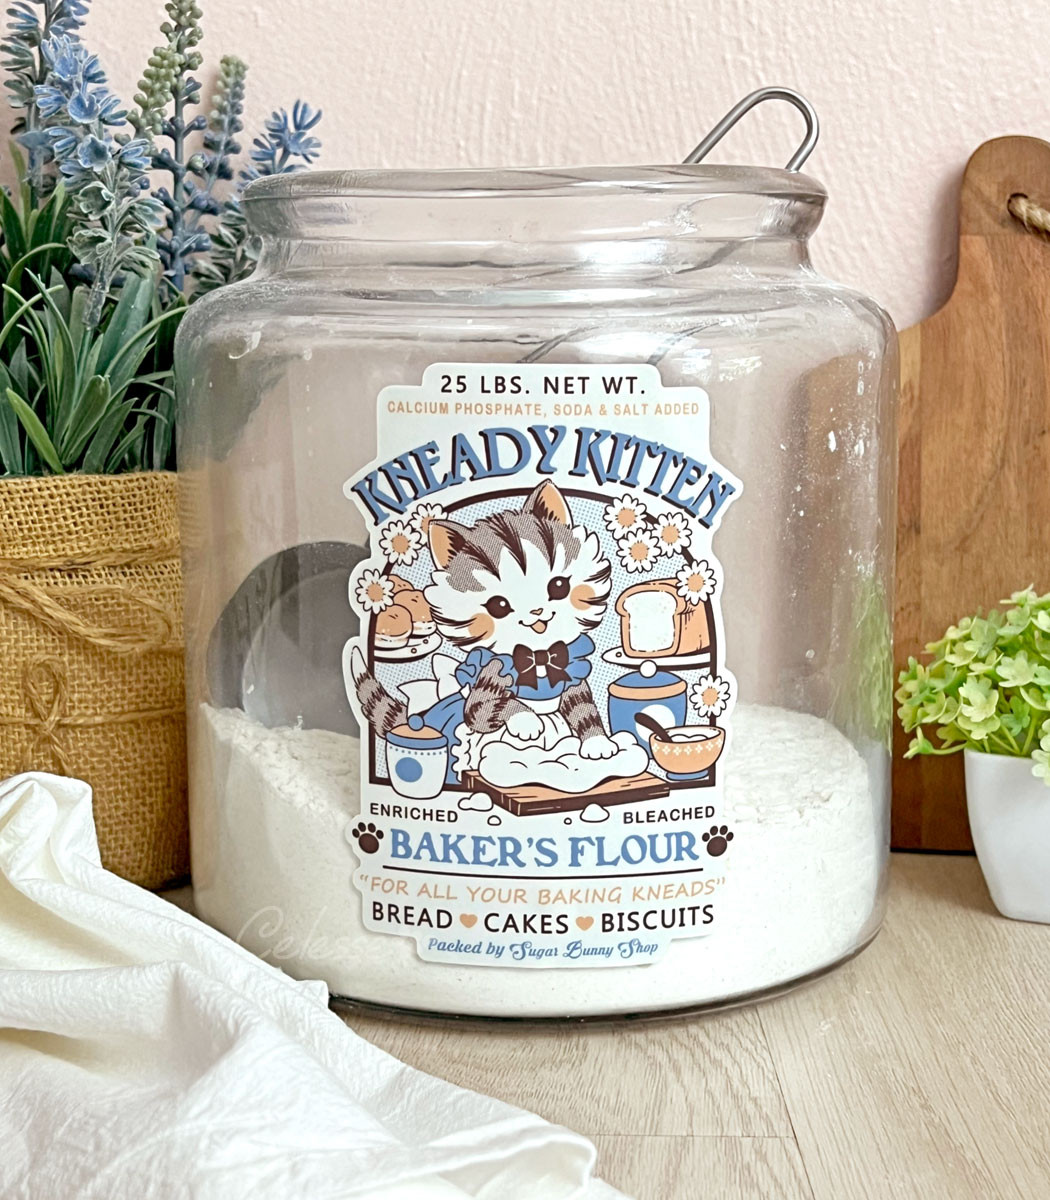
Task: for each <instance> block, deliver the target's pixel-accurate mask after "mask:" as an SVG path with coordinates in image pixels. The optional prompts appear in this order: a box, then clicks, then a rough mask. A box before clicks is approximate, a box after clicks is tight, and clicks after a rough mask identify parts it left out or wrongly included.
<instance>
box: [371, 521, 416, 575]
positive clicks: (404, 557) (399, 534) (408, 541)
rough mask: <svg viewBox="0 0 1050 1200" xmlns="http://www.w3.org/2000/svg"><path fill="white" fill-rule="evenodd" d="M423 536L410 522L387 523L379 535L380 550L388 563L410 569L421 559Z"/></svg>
mask: <svg viewBox="0 0 1050 1200" xmlns="http://www.w3.org/2000/svg"><path fill="white" fill-rule="evenodd" d="M422 545H423V535H422V534H421V533H420V532H419V530H418V529H417V528H416V527H415V525H413V524H411V522H409V521H387V523H386V524H385V525H384V526H383V531H382V533H380V535H379V549H380V550H382V551H383V553H384V554H385V555H386V560H387V562H391V563H398V564H399V565H400V566H404V567H408V566H411V565H412V563H414V562H415V561H416V559H417V558H418V557H419V549H420V547H421V546H422Z"/></svg>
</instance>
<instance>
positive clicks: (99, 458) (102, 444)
mask: <svg viewBox="0 0 1050 1200" xmlns="http://www.w3.org/2000/svg"><path fill="white" fill-rule="evenodd" d="M134 407H135V401H134V400H123V401H121V402H120V403H118V404H113V405H112V406H111V407H110V409H109V411H108V412H107V413H106V415H105V416H104V417H103V418H102V420H101V421H100V422H99V426H98V428H97V429H96V430H95V433H94V436H93V437H92V438H91V441H90V442H88V447H87V450H86V451H85V452H84V460H83V462H82V463H81V468H80V469H81V470H82V471H84V472H85V473H86V474H89V475H99V474H101V473H102V472H103V471H104V469H105V466H106V462H107V461H108V459H109V457H110V455H111V453H112V451H113V447H114V445H115V444H116V442H117V440H118V439H119V438H120V435H121V430H123V428H124V426H125V424H126V423H127V419H128V417H129V416H130V415H131V411H132V409H133V408H134Z"/></svg>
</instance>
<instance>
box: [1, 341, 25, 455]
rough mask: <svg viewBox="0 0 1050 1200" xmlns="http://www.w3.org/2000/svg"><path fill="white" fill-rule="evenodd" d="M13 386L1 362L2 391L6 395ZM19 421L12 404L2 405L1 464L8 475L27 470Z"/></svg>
mask: <svg viewBox="0 0 1050 1200" xmlns="http://www.w3.org/2000/svg"><path fill="white" fill-rule="evenodd" d="M10 386H11V376H10V375H9V374H8V373H7V368H6V367H5V366H4V364H3V363H2V362H0V389H2V390H3V391H4V392H5V393H6V391H7V389H8V388H9V387H10ZM19 429H20V426H19V421H18V417H16V416H15V410H14V409H13V408H12V407H11V405H10V404H0V462H3V465H4V470H5V471H6V472H7V474H8V475H21V474H22V472H23V470H24V469H25V459H24V456H23V454H22V437H21V434H20V433H19Z"/></svg>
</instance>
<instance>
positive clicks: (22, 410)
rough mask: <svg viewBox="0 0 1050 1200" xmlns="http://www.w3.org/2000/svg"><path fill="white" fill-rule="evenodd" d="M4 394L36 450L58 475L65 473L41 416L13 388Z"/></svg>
mask: <svg viewBox="0 0 1050 1200" xmlns="http://www.w3.org/2000/svg"><path fill="white" fill-rule="evenodd" d="M4 394H5V395H6V397H7V402H8V404H10V406H11V407H12V408H13V409H14V411H15V416H17V417H18V419H19V421H20V422H21V424H22V428H23V429H24V430H25V431H26V437H27V438H29V440H30V441H31V442H32V443H33V445H34V446H35V447H36V452H37V453H38V454H39V455H40V457H41V458H42V459H43V461H44V462H46V463H47V465H48V466H49V467H50V468H51V470H52V471H54V473H55V474H56V475H64V474H65V469H64V468H63V466H62V463H61V461H60V460H59V457H58V452H57V451H56V450H55V447H54V445H53V443H52V441H51V439H50V438H49V437H48V436H47V430H46V429H45V428H44V426H43V425H42V424H41V422H40V418H39V417H38V416H37V415H36V413H35V412H33V410H32V408H30V406H29V405H28V404H27V403H26V401H25V400H23V399H22V397H21V396H20V395H19V394H18V393H17V392H16V391H15V390H14V389H13V388H8V389H7V391H6V392H5V393H4Z"/></svg>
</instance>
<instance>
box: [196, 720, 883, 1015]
mask: <svg viewBox="0 0 1050 1200" xmlns="http://www.w3.org/2000/svg"><path fill="white" fill-rule="evenodd" d="M199 711H200V720H199V722H198V728H197V731H196V736H197V738H198V746H197V753H196V754H195V756H194V757H195V762H196V772H197V775H196V777H195V781H194V783H195V787H194V791H195V793H196V795H197V796H199V797H201V798H204V797H207V796H211V797H213V799H212V800H211V801H210V802H207V803H205V802H203V799H202V803H200V804H198V805H196V806H195V807H196V808H197V809H198V810H199V812H195V814H194V818H195V819H194V863H193V869H194V890H195V898H196V904H197V909H198V912H199V913H200V915H201V916H202V917H203V918H204V919H206V920H208V921H209V922H211V923H212V924H213V925H215V926H217V927H218V928H219V929H221V930H223V932H225V933H226V934H228V935H230V936H231V937H234V938H236V939H237V940H238V941H240V942H241V943H242V944H243V945H244V946H246V947H247V948H248V949H250V950H252V951H254V952H255V953H256V954H259V955H261V956H262V957H264V958H266V959H267V960H269V961H270V962H272V963H274V964H275V965H277V966H280V967H283V968H284V969H285V970H287V971H288V972H289V974H291V975H293V976H296V977H299V978H306V977H311V978H319V979H323V980H325V981H326V982H327V983H328V986H329V988H330V990H331V991H332V992H333V994H335V995H343V996H348V997H352V998H358V999H363V1000H368V1001H371V1002H373V1003H379V1004H390V1005H395V1006H398V1007H402V1008H416V1009H426V1010H430V1011H435V1012H450V1013H461V1014H468V1015H488V1016H497V1017H499V1016H507V1017H510V1016H525V1017H544V1016H564V1015H574V1016H579V1015H585V1014H589V1013H590V1014H596V1013H614V1012H623V1013H630V1012H644V1011H647V1010H654V1009H660V1008H676V1007H681V1006H686V1005H694V1004H703V1003H708V1002H716V1001H721V1000H726V999H730V998H732V997H735V996H744V995H746V994H748V993H752V992H756V991H761V990H764V989H769V988H775V987H777V986H778V985H780V984H785V983H787V982H789V981H791V980H794V979H798V978H800V977H802V976H805V975H808V974H810V973H811V972H814V971H819V970H820V969H821V968H823V967H826V966H829V965H830V964H832V963H834V962H836V961H837V960H839V959H841V958H842V957H844V956H845V955H847V954H849V953H850V952H851V951H852V950H854V949H856V948H857V947H858V946H860V945H862V944H863V943H864V942H865V941H866V940H867V938H868V937H870V935H871V933H872V932H873V931H874V929H875V928H876V927H877V923H878V920H879V917H880V915H881V913H880V911H879V873H880V866H881V863H882V861H883V857H884V851H885V848H886V838H887V829H886V821H885V814H884V811H883V803H882V782H883V781H882V778H881V774H880V772H881V770H883V769H884V767H882V766H881V765H880V766H877V767H871V768H869V766H868V765H867V764H866V763H865V761H864V759H863V758H862V757H861V756H860V755H859V754H858V753H857V751H856V750H855V749H854V747H853V746H852V745H851V744H850V742H849V741H848V740H847V739H846V738H845V737H844V736H843V735H842V734H841V733H839V732H838V731H837V730H836V729H835V728H834V727H833V726H832V725H830V724H828V723H827V722H825V721H822V720H820V719H818V718H816V717H812V716H808V715H805V714H801V713H794V712H789V711H787V710H784V709H779V708H770V707H763V706H755V705H746V704H739V705H738V706H737V708H736V710H735V712H734V717H733V725H734V736H733V742H732V746H731V747H730V749H729V750H728V751H727V755H726V761H725V767H724V774H723V779H724V787H725V797H726V807H725V814H726V815H725V817H724V818H722V817H720V818H719V819H720V821H721V820H726V821H728V822H729V824H730V825H731V827H732V829H733V831H734V839H733V841H732V843H731V846H730V849H729V851H728V852H727V853H726V854H725V856H724V858H722V859H721V860H719V862H720V863H721V862H724V863H725V884H724V887H723V889H722V891H721V892H720V893H719V897H720V898H719V904H720V909H719V920H718V924H717V926H716V928H715V930H714V932H712V933H709V934H707V935H706V936H702V937H694V938H683V939H680V940H676V941H673V942H671V943H670V945H669V947H668V949H667V952H666V954H665V955H664V956H663V957H662V958H661V959H660V960H659V961H657V962H655V963H652V964H649V965H644V966H634V967H632V966H623V967H615V968H614V967H603V968H573V969H521V968H513V967H490V966H485V967H463V966H460V965H458V964H448V963H432V962H425V961H423V960H422V959H421V958H419V957H418V955H417V953H416V948H415V943H414V942H413V941H412V940H411V939H410V938H407V937H397V936H386V935H382V934H376V933H371V932H368V931H366V930H365V928H364V926H363V923H362V918H361V903H362V902H361V897H360V895H359V893H358V892H357V891H356V890H355V889H354V887H353V886H352V885H351V875H352V873H353V871H354V869H355V867H356V865H357V864H356V859H355V856H354V854H353V853H352V851H351V849H350V846H349V844H348V842H347V837H346V832H347V823H348V822H349V821H350V819H351V818H352V817H354V816H356V813H357V794H358V786H359V785H358V779H359V742H358V740H357V739H356V738H353V737H348V736H346V735H343V734H337V733H331V732H328V731H324V730H307V729H288V728H286V729H267V728H265V727H264V726H262V725H260V724H258V723H256V722H254V721H252V720H251V719H250V718H248V717H247V716H246V715H245V714H244V713H242V712H239V711H235V710H228V709H224V710H219V709H214V708H210V707H209V706H207V705H204V706H202V707H201V709H200V710H199ZM883 757H884V755H879V754H876V755H873V759H875V760H878V761H879V763H880V764H881V760H882V758H883Z"/></svg>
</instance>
